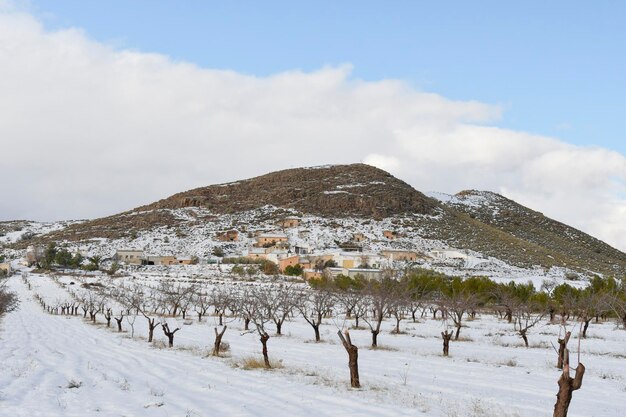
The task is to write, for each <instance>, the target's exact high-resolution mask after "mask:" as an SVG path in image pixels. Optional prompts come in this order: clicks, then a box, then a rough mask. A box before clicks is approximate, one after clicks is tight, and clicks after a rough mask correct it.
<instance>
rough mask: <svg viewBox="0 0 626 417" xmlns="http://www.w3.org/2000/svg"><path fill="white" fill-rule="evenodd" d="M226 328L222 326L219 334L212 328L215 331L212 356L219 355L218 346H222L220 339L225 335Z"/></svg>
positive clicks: (215, 328)
mask: <svg viewBox="0 0 626 417" xmlns="http://www.w3.org/2000/svg"><path fill="white" fill-rule="evenodd" d="M227 327H228V326H224V328H223V329H222V331H221V332H218V331H217V327H214V328H213V330H215V342H214V343H213V356H219V355H220V346H221V344H222V337H223V336H224V333H226V328H227Z"/></svg>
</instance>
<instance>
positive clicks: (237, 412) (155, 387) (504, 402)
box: [0, 274, 626, 417]
mask: <svg viewBox="0 0 626 417" xmlns="http://www.w3.org/2000/svg"><path fill="white" fill-rule="evenodd" d="M161 278H163V277H162V276H158V275H157V274H152V275H143V276H140V277H139V279H137V281H141V282H150V281H152V282H157V281H158V280H159V279H161ZM85 279H87V280H92V278H85ZM58 281H59V282H58V283H57V282H55V281H54V280H53V279H52V278H50V277H48V276H45V275H35V274H32V275H31V276H30V277H29V282H30V283H31V289H28V288H27V286H26V285H25V284H24V283H23V282H22V280H21V278H19V277H17V276H14V277H12V278H11V279H10V286H11V288H12V289H13V290H14V291H16V292H17V293H18V294H19V297H20V299H21V305H20V308H19V310H17V311H15V312H13V313H10V314H8V315H6V316H5V317H3V318H2V321H1V323H0V415H2V416H5V415H6V416H24V417H26V416H29V417H30V416H81V417H82V416H92V415H98V416H144V415H145V416H214V415H220V416H273V415H290V416H309V415H310V416H357V415H358V416H363V415H367V416H403V415H406V416H409V415H411V416H429V417H430V416H432V417H435V416H437V417H454V416H456V417H465V416H467V417H479V416H483V417H484V416H498V417H506V416H526V417H543V416H550V415H552V407H553V405H554V401H555V394H556V392H557V379H558V377H559V375H560V371H559V370H557V369H556V367H555V362H556V353H555V352H554V350H553V347H552V346H551V344H552V343H554V344H555V343H556V339H557V336H558V334H559V326H556V325H551V324H547V323H543V324H542V325H541V326H540V327H538V328H533V329H532V330H531V333H530V335H529V339H530V344H531V348H529V349H526V348H524V347H522V346H523V344H522V341H521V340H520V339H519V338H518V337H517V336H516V335H515V333H514V332H513V329H512V325H510V324H507V323H506V322H505V321H501V320H497V319H496V318H494V317H493V316H491V315H486V314H485V315H481V316H479V317H478V318H477V319H476V320H473V321H468V322H467V323H466V325H467V327H465V328H463V329H462V331H461V336H462V339H463V341H458V342H455V341H452V343H451V347H450V352H451V357H449V358H444V357H442V356H441V337H440V332H441V331H442V330H444V329H445V328H446V325H445V323H444V322H442V321H441V320H433V319H431V318H430V317H424V318H422V319H420V322H418V323H411V322H409V321H403V322H402V326H401V327H402V330H404V331H405V333H404V334H399V335H394V334H391V333H390V331H391V330H392V329H393V327H394V325H395V322H394V321H393V320H387V321H385V322H384V324H383V333H382V334H381V335H380V336H379V344H380V345H382V348H379V349H376V350H371V349H370V348H368V346H369V344H370V334H369V330H365V329H362V330H351V335H352V339H353V342H354V343H355V344H356V345H357V346H359V347H360V349H359V366H360V373H361V383H362V388H361V389H351V388H349V374H348V369H347V355H346V352H345V351H344V349H343V347H342V346H341V345H340V344H339V341H338V339H337V335H336V332H337V328H338V327H341V326H343V325H350V324H351V322H350V321H347V322H346V321H344V320H343V319H328V320H326V321H325V323H324V324H323V326H322V330H321V333H322V339H323V341H322V342H321V343H314V342H313V330H312V328H311V327H310V326H308V324H306V323H305V322H304V321H303V320H302V319H301V318H294V319H293V320H292V321H289V322H287V323H285V325H284V327H283V332H284V335H283V336H280V337H279V336H273V337H271V338H270V340H269V342H268V347H269V356H270V360H271V361H272V362H273V363H274V364H281V365H282V367H279V368H278V369H274V370H270V371H266V370H261V369H256V370H244V369H242V367H241V364H242V362H243V360H244V359H245V358H249V357H252V356H254V357H259V356H260V348H261V345H260V342H259V340H258V335H256V334H255V333H250V332H244V331H243V323H241V322H240V321H239V320H236V319H233V318H229V319H228V323H227V324H228V330H227V332H226V334H225V336H224V340H225V341H227V342H228V343H229V344H230V352H229V353H228V356H227V357H224V358H215V357H211V356H208V355H207V354H208V352H210V347H211V346H212V341H213V337H214V336H213V328H214V326H215V324H216V320H215V318H214V317H209V318H208V319H207V320H206V321H205V322H202V323H199V322H198V321H197V319H196V318H192V319H187V320H185V321H183V320H181V319H180V318H176V319H174V318H166V319H165V318H164V320H167V321H168V322H169V323H170V326H171V327H174V326H177V327H180V328H181V330H180V331H179V332H178V333H176V337H175V347H174V348H173V349H169V348H166V347H165V337H164V335H163V333H162V332H161V330H160V329H157V331H156V333H155V336H156V340H155V342H154V343H152V344H150V343H147V342H146V339H145V336H146V333H147V329H146V326H145V322H143V321H142V320H141V319H138V320H137V322H136V323H135V336H134V338H133V339H131V338H130V334H129V332H128V330H129V325H128V323H127V322H124V329H125V332H124V333H117V332H116V331H115V329H114V328H113V327H112V328H107V327H106V326H105V325H104V324H103V322H104V319H103V318H102V316H101V315H100V316H99V319H98V324H96V325H93V324H90V323H89V322H87V321H85V320H84V319H83V318H82V315H80V316H73V317H66V316H61V315H50V314H47V313H46V312H44V311H43V309H42V308H41V307H40V305H39V304H38V303H37V301H35V300H34V298H33V296H34V294H35V293H38V294H41V295H42V296H43V297H44V298H46V299H48V300H49V301H53V300H63V299H64V298H65V297H69V294H68V292H67V289H68V288H72V289H75V290H77V289H78V287H79V285H78V284H80V281H78V280H77V279H76V278H72V277H61V278H59V279H58ZM70 281H75V282H76V284H75V285H74V286H70V285H68V284H69V282H70ZM59 283H60V284H61V285H59ZM64 285H66V286H65V287H64ZM240 285H241V284H240ZM81 291H85V290H81ZM574 333H575V334H576V331H574ZM272 334H273V332H272ZM625 342H626V332H625V331H624V330H621V329H617V328H616V326H615V324H614V323H613V322H605V323H599V324H596V323H592V325H591V327H590V329H589V337H588V338H587V339H585V340H582V343H581V361H582V362H584V363H585V366H586V367H587V373H586V374H585V379H584V381H583V386H582V388H581V389H580V390H579V391H576V392H575V393H574V397H573V401H572V404H571V407H570V414H569V415H570V416H571V417H619V416H623V415H624V410H625V409H626V348H625V346H626V343H625ZM576 344H577V342H576V343H570V345H571V346H570V348H571V350H572V351H573V353H572V357H573V358H576Z"/></svg>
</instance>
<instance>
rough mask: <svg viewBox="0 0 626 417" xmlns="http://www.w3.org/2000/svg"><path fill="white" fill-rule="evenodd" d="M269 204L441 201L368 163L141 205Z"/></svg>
mask: <svg viewBox="0 0 626 417" xmlns="http://www.w3.org/2000/svg"><path fill="white" fill-rule="evenodd" d="M265 205H273V206H276V207H282V208H289V209H295V210H297V211H299V212H302V213H307V214H313V215H317V216H322V217H331V216H335V217H336V216H339V217H353V216H354V217H371V218H375V219H376V218H379V219H380V218H384V217H390V216H397V215H402V214H432V212H433V209H434V208H435V207H436V206H437V205H438V203H437V202H436V201H434V200H432V199H430V198H428V197H426V196H425V195H424V194H422V193H420V192H419V191H416V190H415V189H414V188H413V187H411V186H410V185H408V184H407V183H405V182H404V181H401V180H399V179H397V178H395V177H393V176H392V175H391V174H389V173H387V172H385V171H383V170H381V169H378V168H374V167H372V166H369V165H365V164H354V165H334V166H324V167H316V168H297V169H287V170H284V171H277V172H272V173H271V174H266V175H262V176H260V177H256V178H251V179H248V180H242V181H237V182H232V183H228V184H221V185H212V186H209V187H203V188H196V189H195V190H191V191H185V192H183V193H179V194H175V195H173V196H171V197H169V198H167V199H165V200H161V201H158V202H156V203H154V204H151V205H149V206H145V207H140V208H139V209H138V210H153V209H162V208H169V209H174V208H182V207H204V208H207V209H209V210H210V211H212V212H215V213H221V214H223V213H237V212H241V211H246V210H253V209H256V208H259V207H262V206H265Z"/></svg>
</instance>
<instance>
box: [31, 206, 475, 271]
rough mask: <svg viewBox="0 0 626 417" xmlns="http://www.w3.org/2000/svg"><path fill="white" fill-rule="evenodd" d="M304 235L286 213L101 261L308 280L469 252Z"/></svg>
mask: <svg viewBox="0 0 626 417" xmlns="http://www.w3.org/2000/svg"><path fill="white" fill-rule="evenodd" d="M308 235H309V231H308V230H307V229H306V228H305V227H302V222H301V218H300V217H297V216H288V217H285V218H282V219H281V220H279V221H278V222H276V224H275V228H274V229H273V230H257V231H254V232H249V233H242V232H241V231H239V230H235V229H230V230H223V231H219V232H217V233H215V234H214V235H213V236H212V237H211V240H212V241H213V242H214V243H215V245H214V247H213V248H214V250H213V253H212V254H210V255H209V256H206V257H199V256H195V255H189V254H180V253H179V254H176V253H168V254H155V253H152V252H151V251H150V250H149V249H146V248H142V247H118V248H116V249H115V253H114V254H113V255H112V256H111V257H110V258H104V259H102V261H103V262H115V263H117V264H119V265H125V266H129V267H139V266H174V265H179V266H185V265H196V264H221V263H224V264H237V263H265V262H270V263H271V264H273V265H275V266H276V268H275V270H276V271H277V272H278V273H286V272H287V273H289V274H290V275H301V276H302V277H303V278H304V279H306V280H311V279H320V278H322V277H323V276H324V275H327V276H330V277H337V276H339V275H343V276H348V277H351V278H354V277H357V276H359V277H361V278H365V279H373V280H379V279H381V278H382V277H383V275H384V274H387V275H391V276H393V275H394V271H401V270H402V269H404V268H405V267H407V266H408V265H422V264H424V263H425V262H428V263H432V262H436V261H437V260H447V261H448V262H449V261H450V260H454V261H457V262H461V263H464V262H465V263H466V262H468V260H469V259H470V258H471V256H470V255H468V254H466V253H464V252H462V251H458V250H454V249H433V250H429V251H420V250H418V249H413V248H411V249H406V248H398V247H394V243H395V242H396V241H397V240H398V239H402V237H403V235H402V233H400V232H398V231H394V230H382V231H381V233H380V236H377V238H378V239H376V243H377V244H376V245H375V246H376V248H377V249H376V250H374V249H372V248H371V246H373V245H370V244H369V243H370V241H371V240H373V239H372V238H371V236H370V237H368V236H366V235H365V234H364V233H361V232H358V231H356V232H354V233H352V234H351V238H350V239H349V240H346V241H345V242H338V243H337V244H336V245H335V247H321V248H320V247H316V245H315V244H313V243H311V242H310V241H309V240H308V239H307V238H308ZM232 243H237V244H239V245H238V246H237V248H243V249H241V250H238V251H237V252H236V253H229V254H228V255H225V254H224V251H223V249H222V248H223V246H227V245H228V244H232ZM242 245H243V246H242ZM129 246H130V245H129ZM405 246H406V245H405ZM45 250H46V247H45V246H43V245H31V246H29V247H28V248H27V250H26V254H25V258H24V264H25V265H35V264H36V263H37V260H38V259H41V258H42V257H43V256H44V254H45ZM75 252H76V251H75ZM76 253H78V252H76ZM81 256H83V257H84V258H87V257H88V256H90V254H89V253H86V252H85V253H81ZM294 271H295V272H296V273H294Z"/></svg>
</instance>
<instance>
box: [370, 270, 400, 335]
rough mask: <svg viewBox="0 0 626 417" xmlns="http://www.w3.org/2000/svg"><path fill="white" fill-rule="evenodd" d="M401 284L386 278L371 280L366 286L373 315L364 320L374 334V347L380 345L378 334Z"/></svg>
mask: <svg viewBox="0 0 626 417" xmlns="http://www.w3.org/2000/svg"><path fill="white" fill-rule="evenodd" d="M399 289H400V285H399V284H398V282H397V281H394V280H391V279H384V280H382V281H380V282H378V281H370V282H368V285H367V287H366V293H367V295H368V300H369V307H370V309H371V312H372V314H371V316H369V315H368V316H364V317H363V321H364V322H366V323H367V325H368V326H369V328H370V332H371V334H372V347H377V346H378V335H379V333H380V328H381V325H382V322H383V320H384V317H385V315H387V314H388V313H389V312H390V309H391V307H392V306H393V305H394V302H395V300H396V299H397V297H398V296H397V294H398V291H399Z"/></svg>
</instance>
